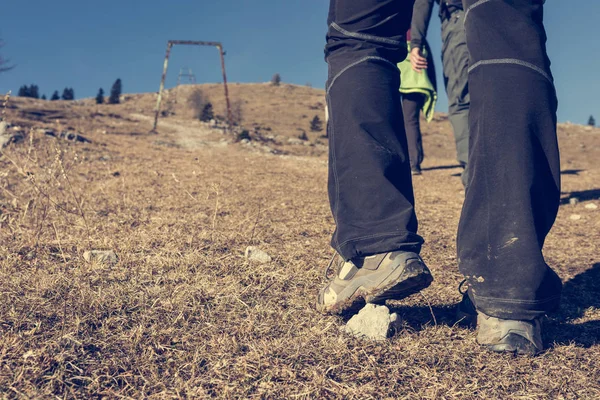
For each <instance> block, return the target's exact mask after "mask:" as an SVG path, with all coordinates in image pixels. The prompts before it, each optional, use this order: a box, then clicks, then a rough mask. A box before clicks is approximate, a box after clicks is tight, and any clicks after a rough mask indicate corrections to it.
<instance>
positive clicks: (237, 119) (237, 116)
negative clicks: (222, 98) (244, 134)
mask: <svg viewBox="0 0 600 400" xmlns="http://www.w3.org/2000/svg"><path fill="white" fill-rule="evenodd" d="M230 118H231V121H229V122H230V123H231V125H238V126H239V125H241V124H242V120H243V118H244V112H243V110H242V101H241V100H235V101H234V102H233V103H231V115H230Z"/></svg>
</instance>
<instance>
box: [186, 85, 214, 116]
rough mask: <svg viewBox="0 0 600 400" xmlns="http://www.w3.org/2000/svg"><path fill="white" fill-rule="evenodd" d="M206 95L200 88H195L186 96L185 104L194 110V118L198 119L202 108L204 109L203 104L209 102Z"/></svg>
mask: <svg viewBox="0 0 600 400" xmlns="http://www.w3.org/2000/svg"><path fill="white" fill-rule="evenodd" d="M209 102H210V101H209V99H208V97H207V96H206V95H205V94H204V92H203V91H202V89H195V90H194V91H193V92H192V93H190V95H189V97H188V98H187V105H188V107H189V108H191V109H192V111H193V112H194V118H198V119H200V117H201V116H202V110H204V106H206V103H209Z"/></svg>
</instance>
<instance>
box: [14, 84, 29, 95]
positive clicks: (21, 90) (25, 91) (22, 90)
mask: <svg viewBox="0 0 600 400" xmlns="http://www.w3.org/2000/svg"><path fill="white" fill-rule="evenodd" d="M17 96H19V97H29V86H27V85H23V86H21V87H20V88H19V93H18V94H17Z"/></svg>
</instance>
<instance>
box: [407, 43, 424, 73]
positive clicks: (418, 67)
mask: <svg viewBox="0 0 600 400" xmlns="http://www.w3.org/2000/svg"><path fill="white" fill-rule="evenodd" d="M409 58H410V65H411V66H412V69H413V70H415V71H417V72H421V71H423V70H424V69H426V68H427V59H426V58H425V57H423V53H421V49H420V48H418V47H415V48H414V49H412V50H411V51H410V57H409Z"/></svg>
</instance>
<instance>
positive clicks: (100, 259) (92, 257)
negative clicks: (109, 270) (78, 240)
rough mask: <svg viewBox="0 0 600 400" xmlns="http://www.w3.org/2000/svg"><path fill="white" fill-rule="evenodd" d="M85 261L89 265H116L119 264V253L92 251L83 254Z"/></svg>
mask: <svg viewBox="0 0 600 400" xmlns="http://www.w3.org/2000/svg"><path fill="white" fill-rule="evenodd" d="M83 259H84V260H85V261H87V262H89V263H93V262H96V263H98V264H104V265H115V264H116V263H117V262H119V257H117V253H115V252H114V251H112V250H90V251H86V252H85V253H83Z"/></svg>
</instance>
